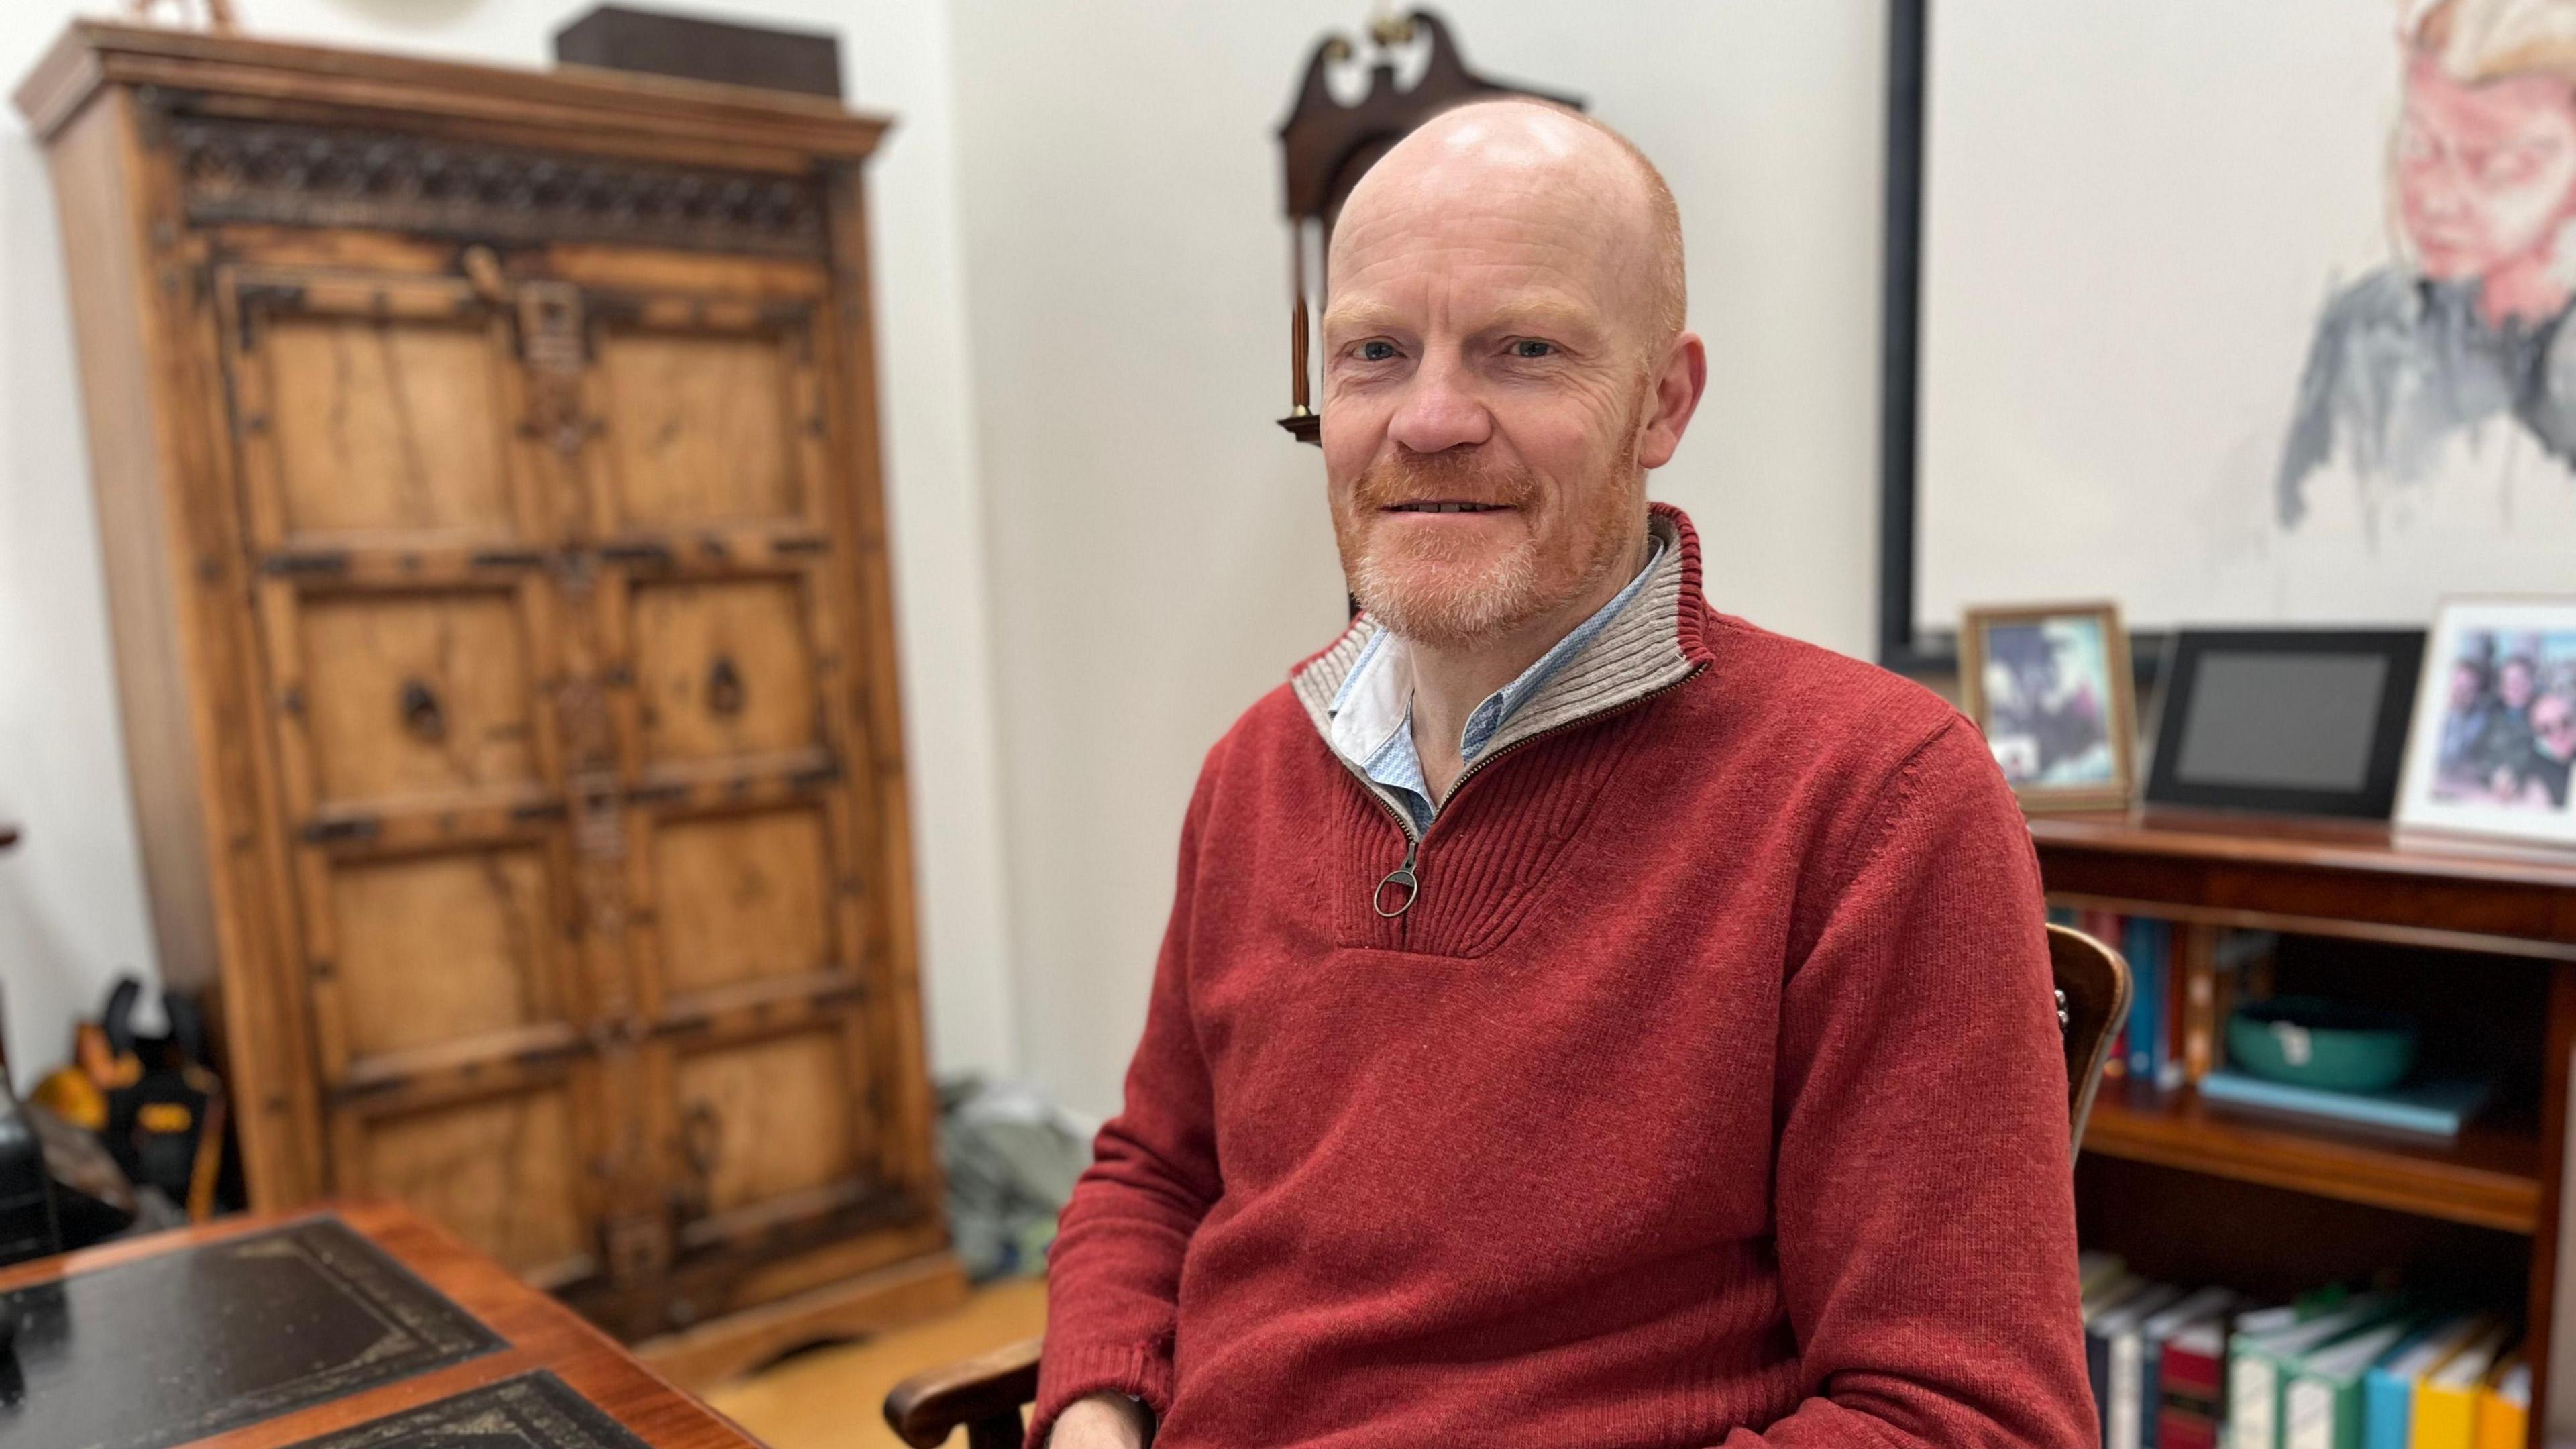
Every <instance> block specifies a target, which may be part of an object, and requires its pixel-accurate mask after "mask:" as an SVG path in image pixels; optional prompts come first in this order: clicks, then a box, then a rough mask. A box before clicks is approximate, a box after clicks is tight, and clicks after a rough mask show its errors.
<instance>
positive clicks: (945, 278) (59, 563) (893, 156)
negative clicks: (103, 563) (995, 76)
mask: <svg viewBox="0 0 2576 1449" xmlns="http://www.w3.org/2000/svg"><path fill="white" fill-rule="evenodd" d="M694 5H695V8H697V9H699V10H701V11H704V12H707V13H711V14H719V15H721V14H722V13H724V12H727V11H734V12H739V13H742V14H744V15H745V16H748V17H767V18H769V19H771V20H774V21H776V22H778V23H782V24H790V25H804V26H810V27H814V28H829V29H834V30H837V31H838V32H839V33H840V35H841V45H842V58H843V67H844V71H845V88H846V90H847V92H848V94H849V96H850V97H851V100H852V103H853V104H855V105H859V106H864V107H867V108H870V109H880V110H888V111H892V112H895V113H896V114H897V116H898V117H899V124H898V126H897V128H896V129H895V131H894V132H893V133H892V135H891V136H890V137H889V139H888V141H887V144H886V148H885V149H884V150H883V151H882V152H880V153H879V156H878V158H877V159H876V160H875V161H874V162H872V163H871V170H872V183H871V185H872V188H873V193H872V200H873V203H874V207H875V235H874V237H873V238H872V244H873V248H874V255H875V259H876V264H877V269H878V270H877V276H876V286H877V292H878V297H879V309H878V318H879V323H880V329H879V335H878V346H879V348H880V349H881V351H882V353H883V360H884V363H885V366H884V367H883V368H882V370H881V376H882V377H883V378H884V387H885V392H886V397H885V402H886V413H887V417H886V445H887V453H888V458H887V462H888V478H889V485H890V490H891V493H892V500H891V501H892V514H893V531H894V564H895V576H896V589H897V592H898V595H899V608H900V614H901V631H902V639H901V642H902V648H903V650H904V684H905V715H906V720H905V723H906V728H907V732H908V743H909V746H910V749H911V766H912V780H913V799H914V812H913V822H914V839H915V842H916V845H917V855H918V865H919V871H918V883H919V887H920V906H921V917H922V946H923V965H924V972H925V976H926V978H927V983H928V992H929V1006H930V1016H931V1024H932V1039H931V1044H932V1055H933V1058H934V1061H935V1062H936V1063H937V1065H938V1066H939V1067H940V1068H941V1069H942V1070H960V1069H967V1068H976V1069H981V1070H984V1071H988V1072H994V1073H1008V1072H1009V1071H1011V1070H1012V1068H1013V1066H1014V1063H1015V1059H1016V1046H1015V1044H1014V1040H1013V1032H1014V1030H1015V1025H1016V1024H1015V1021H1014V1019H1013V1017H1012V1015H1011V1013H1010V1010H1009V1006H1008V1002H1009V988H1008V981H1009V960H1008V950H1009V943H1010V938H1009V935H1008V933H1007V932H1006V930H1005V929H1004V924H1003V913H1002V909H1001V907H1000V904H999V903H1000V902H1001V901H1002V900H1003V899H1005V898H1006V897H1005V894H1004V892H1005V890H1006V882H1007V880H1008V868H1007V864H1006V862H1005V861H1004V860H1003V858H1002V852H1001V838H1000V829H1001V817H1000V814H999V801H1000V797H999V792H998V788H997V777H996V773H995V752H994V725H993V694H992V684H993V669H992V662H991V651H990V642H989V624H988V620H987V611H986V598H987V595H986V590H985V584H984V559H985V554H984V549H983V546H982V540H981V534H982V509H981V504H980V493H979V488H978V477H979V475H978V471H977V467H976V460H975V442H974V437H973V432H972V429H971V427H970V426H969V398H968V393H967V369H966V358H965V354H964V351H963V338H964V329H963V324H962V310H961V309H962V306H963V303H962V292H963V287H962V281H961V278H960V276H959V270H958V252H957V240H956V234H955V228H954V218H955V215H956V202H955V194H954V193H955V180H956V172H955V166H954V160H953V157H952V154H951V146H952V139H951V137H952V113H953V100H952V95H951V89H950V74H951V68H950V57H949V53H948V49H949V36H948V15H947V7H946V5H945V4H944V3H943V0H869V3H866V4H858V3H853V0H694ZM114 8H115V7H113V6H111V5H108V4H105V3H92V4H87V5H76V4H71V3H65V0H9V3H7V4H6V5H0V80H5V81H6V82H7V83H8V84H9V85H14V84H15V82H16V79H17V77H19V76H21V75H23V74H24V73H25V72H26V70H27V68H28V67H29V66H30V65H32V64H33V63H34V61H35V59H36V57H37V56H38V55H39V54H40V53H42V51H43V49H44V48H45V47H46V46H47V45H49V44H51V43H52V41H53V39H54V37H55V36H56V35H57V34H59V33H60V31H61V30H62V27H63V25H64V23H65V22H66V20H67V19H69V18H70V17H71V16H72V15H73V14H75V13H86V14H104V13H108V12H111V11H112V10H113V9H114ZM236 9H238V10H240V11H242V12H243V16H244V20H245V22H246V23H247V24H248V25H249V26H250V27H251V28H252V29H253V30H254V31H255V32H256V33H257V34H259V35H262V36H267V37H272V38H277V39H307V40H317V41H323V42H327V43H335V44H346V45H357V46H368V47H374V48H382V49H407V50H414V51H420V52H425V53H434V54H440V55H445V56H450V57H455V58H461V59H469V60H488V61H501V62H507V63H512V64H524V65H542V64H545V63H546V60H547V57H548V54H549V38H550V37H551V35H552V34H553V31H554V30H555V28H556V27H557V26H558V25H559V24H561V23H562V22H563V21H564V20H565V19H566V18H567V17H569V16H571V15H574V14H577V13H580V12H582V11H585V10H587V9H589V0H241V3H240V4H239V5H237V6H236ZM62 274H63V273H62V258H61V250H60V245H59V242H58V241H57V233H56V229H55V222H54V214H53V207H52V201H51V194H50V191H49V189H48V186H47V183H46V179H45V174H44V169H43V163H42V160H41V157H40V155H39V153H38V151H37V149H36V146H35V144H34V142H33V141H32V140H30V139H29V138H28V136H27V135H26V132H25V130H24V128H23V126H21V125H20V124H19V122H18V120H17V117H16V115H15V113H14V112H12V113H10V114H9V115H8V117H7V119H6V120H5V121H0V278H5V279H6V280H5V282H0V820H15V821H18V822H20V823H22V824H23V825H24V826H25V827H26V830H27V839H26V841H25V842H24V843H23V844H22V845H21V846H20V847H19V848H18V850H17V851H16V852H15V853H14V854H12V855H10V856H7V857H0V984H5V987H6V991H7V1006H8V1011H9V1038H8V1048H9V1056H10V1060H11V1061H12V1062H13V1063H14V1064H15V1066H16V1070H17V1075H18V1077H19V1080H20V1082H21V1084H22V1085H24V1084H26V1083H27V1082H29V1081H31V1080H32V1077H33V1074H34V1073H35V1071H37V1070H40V1069H42V1068H43V1067H45V1066H48V1065H50V1064H52V1063H53V1062H56V1061H58V1060H60V1059H61V1057H62V1055H63V1052H64V1049H65V1045H66V1040H67V1032H68V1023H69V1021H70V1020H71V1018H72V1016H73V1015H74V1014H75V1013H76V1012H80V1011H85V1010H94V1009H95V1007H96V1004H97V1002H98V1000H99V998H100V997H101V995H102V994H103V993H104V991H105V983H106V982H107V981H108V980H109V979H111V978H112V977H113V976H114V975H115V974H116V972H118V971H119V970H120V969H125V968H131V967H144V968H147V969H148V968H149V967H150V965H151V962H152V945H151V941H150V936H149V930H148V927H147V925H146V923H145V918H144V908H143V887H142V882H141V876H140V864H139V860H138V857H137V854H136V849H135V841H134V822H133V812H132V802H131V796H130V793H129V791H128V789H127V784H126V779H125V772H124V764H123V755H122V752H121V749H120V748H119V746H118V743H117V723H116V720H117V713H116V700H115V686H114V679H113V674H112V671H111V666H110V664H109V660H108V654H107V624H106V613H105V600H104V596H103V592H102V585H101V581H100V569H99V559H98V544H97V526H96V523H95V520H94V516H93V514H92V512H91V509H90V504H89V495H88V484H87V471H86V461H85V457H84V453H83V446H82V439H81V437H80V432H79V416H80V412H79V403H78V396H77V392H76V381H75V376H74V372H73V360H72V344H71V337H70V330H69V318H68V313H67V308H66V305H65V303H64V300H63V297H62V293H61V289H60V285H59V279H60V278H61V276H62Z"/></svg>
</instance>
